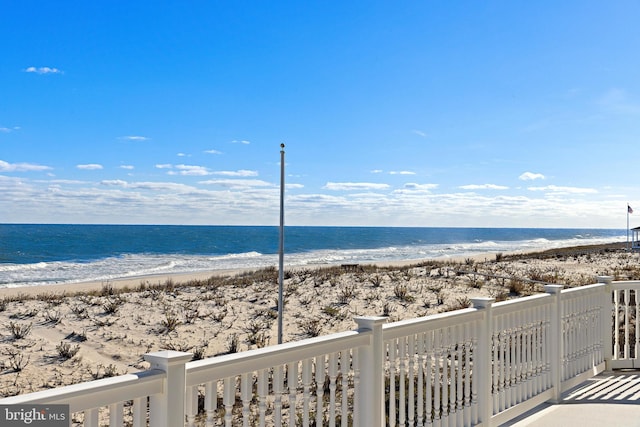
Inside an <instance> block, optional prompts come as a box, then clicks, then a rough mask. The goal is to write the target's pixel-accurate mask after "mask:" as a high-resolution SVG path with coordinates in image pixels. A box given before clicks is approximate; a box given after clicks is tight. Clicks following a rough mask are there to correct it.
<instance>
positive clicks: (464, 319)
mask: <svg viewBox="0 0 640 427" xmlns="http://www.w3.org/2000/svg"><path fill="white" fill-rule="evenodd" d="M481 318H482V313H480V312H479V311H478V309H476V308H465V309H461V310H455V311H448V312H445V313H438V314H432V315H429V316H424V317H418V318H414V319H406V320H401V321H399V322H394V323H389V324H386V325H382V336H383V339H384V340H391V339H395V338H400V337H405V336H409V335H414V334H418V333H422V332H427V331H434V330H437V329H442V328H444V327H450V326H453V325H462V324H465V323H470V322H474V321H476V320H480V319H481Z"/></svg>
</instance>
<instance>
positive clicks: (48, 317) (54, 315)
mask: <svg viewBox="0 0 640 427" xmlns="http://www.w3.org/2000/svg"><path fill="white" fill-rule="evenodd" d="M44 319H45V323H48V324H50V325H57V324H58V323H60V321H61V320H62V313H61V312H60V310H47V311H45V312H44Z"/></svg>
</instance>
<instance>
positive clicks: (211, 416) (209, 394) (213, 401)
mask: <svg viewBox="0 0 640 427" xmlns="http://www.w3.org/2000/svg"><path fill="white" fill-rule="evenodd" d="M217 385H218V383H217V381H209V382H207V383H206V384H205V386H204V390H205V392H204V410H205V412H206V415H207V419H206V422H205V426H206V427H213V425H214V423H215V416H216V410H217V409H218V387H217Z"/></svg>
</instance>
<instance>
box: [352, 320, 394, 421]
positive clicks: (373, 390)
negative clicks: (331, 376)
mask: <svg viewBox="0 0 640 427" xmlns="http://www.w3.org/2000/svg"><path fill="white" fill-rule="evenodd" d="M353 320H355V322H356V323H357V324H358V332H365V331H372V332H373V336H372V338H371V345H370V346H367V347H364V348H360V349H359V351H358V357H359V361H358V362H359V365H360V395H359V396H357V401H356V404H357V405H358V417H359V418H360V420H359V424H360V426H367V427H369V426H371V427H383V426H384V423H385V416H384V415H385V411H384V359H385V350H384V340H383V338H382V325H383V324H384V323H385V322H386V321H387V318H386V317H382V316H371V317H365V316H357V317H354V318H353ZM356 427H359V426H356Z"/></svg>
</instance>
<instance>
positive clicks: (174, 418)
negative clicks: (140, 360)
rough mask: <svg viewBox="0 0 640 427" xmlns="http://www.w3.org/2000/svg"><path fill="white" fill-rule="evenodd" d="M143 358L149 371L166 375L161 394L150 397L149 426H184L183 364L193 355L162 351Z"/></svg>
mask: <svg viewBox="0 0 640 427" xmlns="http://www.w3.org/2000/svg"><path fill="white" fill-rule="evenodd" d="M143 357H144V360H146V361H147V362H149V363H150V364H151V369H159V370H161V371H164V372H165V373H166V378H165V381H164V387H163V393H162V394H156V395H154V396H151V397H150V402H149V425H150V426H151V427H178V426H184V421H185V393H186V382H185V379H186V375H185V364H186V363H187V362H188V361H190V360H191V359H192V358H193V354H191V353H184V352H181V351H173V350H164V351H158V352H155V353H147V354H145V355H144V356H143Z"/></svg>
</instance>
